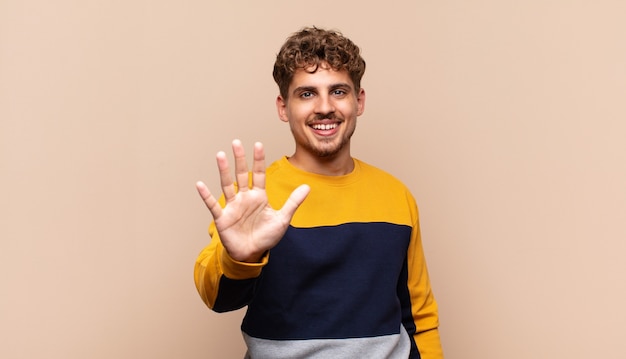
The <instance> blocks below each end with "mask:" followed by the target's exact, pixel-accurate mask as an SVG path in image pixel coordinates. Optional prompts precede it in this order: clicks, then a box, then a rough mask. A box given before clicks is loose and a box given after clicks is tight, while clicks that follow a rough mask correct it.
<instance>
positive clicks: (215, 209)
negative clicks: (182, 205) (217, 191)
mask: <svg viewBox="0 0 626 359" xmlns="http://www.w3.org/2000/svg"><path fill="white" fill-rule="evenodd" d="M196 189H197V190H198V194H199V195H200V197H201V198H202V200H203V201H204V204H205V205H206V206H207V208H208V209H209V211H210V212H211V215H212V216H213V219H218V218H219V217H220V216H221V215H222V206H220V204H219V202H218V201H217V199H215V197H213V195H212V194H211V191H209V189H208V188H207V186H206V185H205V184H204V183H202V182H201V181H198V182H196Z"/></svg>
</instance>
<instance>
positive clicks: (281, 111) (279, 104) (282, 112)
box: [276, 95, 289, 122]
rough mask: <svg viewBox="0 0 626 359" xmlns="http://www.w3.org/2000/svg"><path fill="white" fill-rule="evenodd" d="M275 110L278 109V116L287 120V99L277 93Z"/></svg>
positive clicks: (282, 119)
mask: <svg viewBox="0 0 626 359" xmlns="http://www.w3.org/2000/svg"><path fill="white" fill-rule="evenodd" d="M276 111H278V118H280V120H281V121H283V122H289V117H288V116H287V101H285V99H284V98H283V97H282V96H280V95H278V97H276Z"/></svg>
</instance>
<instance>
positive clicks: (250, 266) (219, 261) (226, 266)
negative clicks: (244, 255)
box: [194, 223, 268, 309]
mask: <svg viewBox="0 0 626 359" xmlns="http://www.w3.org/2000/svg"><path fill="white" fill-rule="evenodd" d="M209 235H210V236H211V243H210V244H209V245H208V246H206V247H205V248H204V249H203V250H202V251H201V252H200V254H199V255H198V258H197V259H196V263H195V267H194V281H195V284H196V289H197V290H198V294H200V297H201V298H202V300H203V301H204V303H205V304H206V305H207V306H208V307H209V308H211V309H213V308H214V305H215V301H216V299H217V297H218V295H220V281H221V279H222V277H226V278H229V279H234V280H239V279H250V278H256V277H258V276H259V275H260V274H261V269H262V268H263V266H265V265H266V264H267V261H268V255H267V254H266V255H265V256H264V257H263V259H262V260H261V262H259V263H244V262H238V261H236V260H234V259H232V258H231V257H230V256H229V255H228V252H226V250H225V249H224V246H223V245H222V242H221V241H220V239H219V235H218V234H217V229H216V228H215V223H211V226H210V227H209ZM231 295H232V293H231ZM235 295H236V293H235Z"/></svg>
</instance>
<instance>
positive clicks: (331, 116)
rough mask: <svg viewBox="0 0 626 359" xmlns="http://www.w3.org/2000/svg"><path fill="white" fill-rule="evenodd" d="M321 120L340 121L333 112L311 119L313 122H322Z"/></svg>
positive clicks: (319, 114)
mask: <svg viewBox="0 0 626 359" xmlns="http://www.w3.org/2000/svg"><path fill="white" fill-rule="evenodd" d="M322 120H341V119H340V118H339V117H337V115H335V113H334V112H329V113H318V114H317V115H315V117H313V121H322Z"/></svg>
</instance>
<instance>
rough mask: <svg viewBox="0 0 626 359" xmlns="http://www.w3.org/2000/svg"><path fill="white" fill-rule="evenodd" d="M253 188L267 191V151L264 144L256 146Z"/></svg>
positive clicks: (258, 143)
mask: <svg viewBox="0 0 626 359" xmlns="http://www.w3.org/2000/svg"><path fill="white" fill-rule="evenodd" d="M252 186H253V187H254V188H259V189H265V150H264V149H263V144H262V143H261V142H257V143H255V144H254V161H253V162H252Z"/></svg>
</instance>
